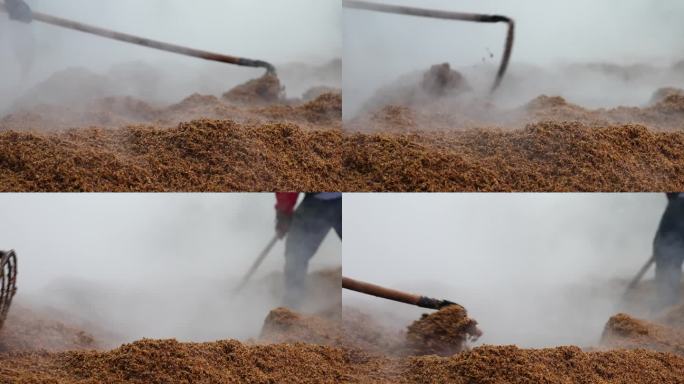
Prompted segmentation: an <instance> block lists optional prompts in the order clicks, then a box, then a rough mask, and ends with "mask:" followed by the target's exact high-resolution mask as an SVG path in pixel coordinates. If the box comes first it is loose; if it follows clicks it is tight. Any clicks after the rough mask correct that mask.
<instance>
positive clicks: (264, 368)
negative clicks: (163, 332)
mask: <svg viewBox="0 0 684 384" xmlns="http://www.w3.org/2000/svg"><path fill="white" fill-rule="evenodd" d="M352 359H353V356H351V355H350V354H348V353H347V352H345V351H343V350H340V349H334V348H330V347H323V346H316V345H308V344H281V345H245V344H241V343H240V342H238V341H234V340H227V341H218V342H213V343H179V342H177V341H175V340H141V341H137V342H135V343H132V344H126V345H123V346H121V347H120V348H117V349H114V350H112V351H109V352H65V353H58V354H19V355H9V356H2V358H0V382H12V383H45V382H50V383H74V382H89V383H113V384H114V383H140V384H147V383H335V382H340V381H343V380H345V378H347V377H349V375H354V374H355V369H356V367H362V366H364V363H361V362H358V361H355V362H352Z"/></svg>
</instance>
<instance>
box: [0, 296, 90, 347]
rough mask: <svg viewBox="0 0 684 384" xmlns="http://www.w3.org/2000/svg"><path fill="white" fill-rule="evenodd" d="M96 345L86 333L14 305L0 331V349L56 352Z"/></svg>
mask: <svg viewBox="0 0 684 384" xmlns="http://www.w3.org/2000/svg"><path fill="white" fill-rule="evenodd" d="M98 347H99V345H98V343H97V342H96V341H95V339H94V337H93V336H92V335H90V334H89V333H87V332H85V331H83V330H80V329H76V328H74V327H70V326H68V325H66V324H64V323H61V322H59V321H55V320H52V319H50V318H49V317H46V316H43V315H40V314H38V313H36V312H33V311H31V310H29V309H27V308H24V307H21V306H16V305H15V306H13V307H12V310H11V311H10V312H9V314H8V316H7V321H6V322H5V325H4V326H3V328H2V331H0V352H27V351H51V352H58V351H67V350H89V349H97V348H98Z"/></svg>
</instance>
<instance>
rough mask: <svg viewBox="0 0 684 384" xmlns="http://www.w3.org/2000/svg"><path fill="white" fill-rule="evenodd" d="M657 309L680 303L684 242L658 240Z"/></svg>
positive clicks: (656, 249)
mask: <svg viewBox="0 0 684 384" xmlns="http://www.w3.org/2000/svg"><path fill="white" fill-rule="evenodd" d="M654 253H655V256H656V289H657V293H658V302H657V307H656V308H655V309H656V310H658V311H659V310H662V309H664V308H666V307H669V306H672V305H675V304H678V303H679V301H680V285H681V279H682V262H684V244H682V243H681V242H671V241H670V242H668V241H656V244H655V246H654Z"/></svg>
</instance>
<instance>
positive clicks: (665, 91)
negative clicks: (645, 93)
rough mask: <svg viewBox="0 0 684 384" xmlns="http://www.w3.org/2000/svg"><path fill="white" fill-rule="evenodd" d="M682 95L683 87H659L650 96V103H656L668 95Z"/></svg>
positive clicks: (683, 93)
mask: <svg viewBox="0 0 684 384" xmlns="http://www.w3.org/2000/svg"><path fill="white" fill-rule="evenodd" d="M673 95H674V96H684V89H681V88H675V87H665V88H660V89H658V90H657V91H655V92H654V93H653V96H652V97H651V105H654V104H658V103H660V102H662V101H664V100H665V99H666V98H668V97H669V96H673Z"/></svg>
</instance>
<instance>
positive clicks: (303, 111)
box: [255, 93, 342, 129]
mask: <svg viewBox="0 0 684 384" xmlns="http://www.w3.org/2000/svg"><path fill="white" fill-rule="evenodd" d="M255 112H258V114H259V115H260V116H265V117H268V118H270V119H273V120H276V121H306V122H308V123H311V124H314V125H315V126H331V127H334V128H340V129H341V127H342V124H341V123H342V94H340V93H324V94H322V95H320V96H318V97H317V98H315V99H314V100H312V101H309V102H306V103H304V104H300V105H280V104H279V105H272V106H268V107H265V108H261V109H258V110H255Z"/></svg>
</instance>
